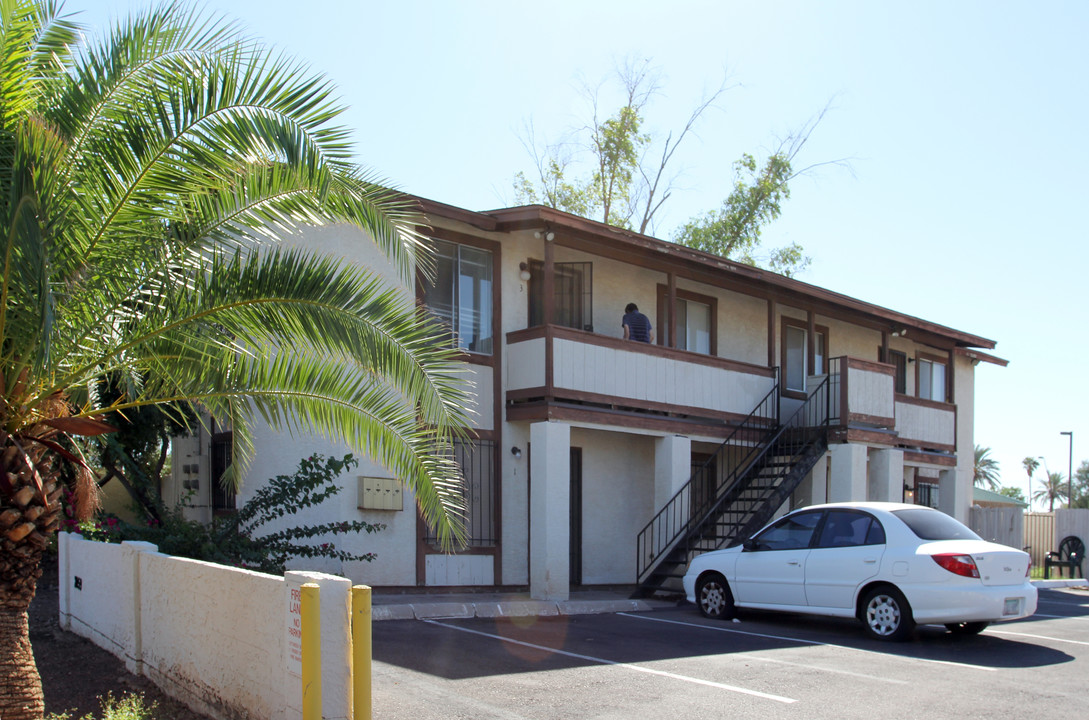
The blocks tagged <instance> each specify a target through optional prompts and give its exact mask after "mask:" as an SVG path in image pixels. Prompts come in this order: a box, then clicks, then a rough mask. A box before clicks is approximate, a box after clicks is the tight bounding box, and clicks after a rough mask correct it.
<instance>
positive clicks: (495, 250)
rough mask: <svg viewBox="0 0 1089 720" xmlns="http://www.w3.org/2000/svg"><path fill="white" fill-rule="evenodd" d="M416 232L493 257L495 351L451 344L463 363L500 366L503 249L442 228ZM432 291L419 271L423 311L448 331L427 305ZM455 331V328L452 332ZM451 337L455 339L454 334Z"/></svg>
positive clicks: (418, 295)
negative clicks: (428, 295)
mask: <svg viewBox="0 0 1089 720" xmlns="http://www.w3.org/2000/svg"><path fill="white" fill-rule="evenodd" d="M417 230H418V231H419V232H420V233H421V234H424V235H425V236H426V237H427V239H428V240H431V241H439V242H444V243H447V244H450V245H455V246H465V247H470V248H474V249H476V250H483V251H485V252H488V253H490V255H491V259H492V283H491V285H492V288H491V290H492V291H491V301H490V302H491V340H492V351H491V352H490V353H481V352H476V351H471V350H466V349H465V348H462V347H461V345H460V343H458V342H457V341H456V340H452V342H451V344H452V345H453V346H454V347H456V348H458V350H460V351H461V352H462V354H463V355H462V359H463V360H464V361H465V362H468V363H471V364H475V365H490V366H495V367H498V363H499V350H500V345H499V343H500V341H501V317H500V316H501V314H502V307H501V301H502V297H501V292H502V291H501V287H500V284H501V272H500V268H501V267H502V249H501V247H500V246H499V244H498V243H495V242H491V241H488V240H484V239H481V238H477V237H474V236H472V235H465V234H463V233H459V232H454V231H452V230H444V229H442V228H430V227H423V226H417ZM428 289H429V281H428V280H427V278H426V277H425V275H424V273H423V271H422V270H419V269H417V271H416V301H417V303H419V304H420V305H421V306H422V307H424V308H425V309H426V310H427V311H428V314H429V315H430V316H431V317H432V318H435V319H437V320H438V321H439V322H440V323H442V325H443V327H447V328H449V326H448V325H447V323H446V318H444V317H441V316H439V315H437V314H436V313H435V312H434V310H433V309H432V307H431V306H430V305H429V304H428V302H427V291H428ZM449 329H450V330H453V328H449ZM451 336H452V337H456V335H454V333H453V332H452V333H451Z"/></svg>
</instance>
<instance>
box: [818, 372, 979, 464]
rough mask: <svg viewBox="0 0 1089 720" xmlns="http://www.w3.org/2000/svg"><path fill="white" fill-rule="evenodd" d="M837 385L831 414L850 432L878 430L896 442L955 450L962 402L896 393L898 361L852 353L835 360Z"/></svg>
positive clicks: (910, 445)
mask: <svg viewBox="0 0 1089 720" xmlns="http://www.w3.org/2000/svg"><path fill="white" fill-rule="evenodd" d="M829 375H830V377H831V379H832V385H833V394H832V397H833V400H832V402H833V408H832V413H831V415H832V416H833V418H836V419H837V420H836V422H837V423H838V424H839V426H840V427H841V428H843V429H846V430H847V431H848V432H851V431H853V432H855V433H865V432H868V431H869V432H876V433H883V434H886V435H888V436H890V439H892V440H893V441H894V444H896V445H900V446H904V447H908V448H917V449H920V450H928V451H938V452H955V451H956V442H957V440H956V438H957V406H956V405H953V404H952V403H944V402H935V401H933V400H924V399H922V398H916V397H912V396H910V395H903V394H900V393H897V392H895V368H893V366H892V365H886V364H884V363H876V362H872V361H869V360H859V359H858V358H852V357H838V358H833V359H832V360H831V361H830V362H829Z"/></svg>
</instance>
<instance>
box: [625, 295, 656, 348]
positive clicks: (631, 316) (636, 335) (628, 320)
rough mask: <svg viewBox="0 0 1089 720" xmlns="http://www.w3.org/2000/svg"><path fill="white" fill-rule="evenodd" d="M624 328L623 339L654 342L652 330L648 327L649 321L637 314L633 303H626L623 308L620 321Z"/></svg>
mask: <svg viewBox="0 0 1089 720" xmlns="http://www.w3.org/2000/svg"><path fill="white" fill-rule="evenodd" d="M620 322H621V324H622V325H623V326H624V339H625V340H635V341H636V342H645V343H652V342H654V328H653V327H651V325H650V319H649V318H648V317H647V316H646V315H644V314H643V313H641V312H639V307H638V306H637V305H636V304H635V303H628V306H627V307H626V308H624V319H623V320H621V321H620Z"/></svg>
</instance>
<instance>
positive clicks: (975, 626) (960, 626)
mask: <svg viewBox="0 0 1089 720" xmlns="http://www.w3.org/2000/svg"><path fill="white" fill-rule="evenodd" d="M988 625H990V623H988V622H962V623H946V624H945V629H946V630H948V631H949V632H951V633H953V634H954V635H979V634H980V633H981V632H983V631H984V630H986V629H987V626H988Z"/></svg>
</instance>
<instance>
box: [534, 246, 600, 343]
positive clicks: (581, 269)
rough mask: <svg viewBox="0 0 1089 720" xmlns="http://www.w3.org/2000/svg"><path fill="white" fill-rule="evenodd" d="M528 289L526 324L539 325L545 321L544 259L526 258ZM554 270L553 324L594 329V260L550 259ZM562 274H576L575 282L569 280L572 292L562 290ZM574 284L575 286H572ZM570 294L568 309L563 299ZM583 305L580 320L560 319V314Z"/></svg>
mask: <svg viewBox="0 0 1089 720" xmlns="http://www.w3.org/2000/svg"><path fill="white" fill-rule="evenodd" d="M527 267H528V269H529V292H527V293H526V327H540V326H541V325H544V315H545V313H544V304H545V297H544V261H543V260H536V259H534V258H530V259H529V263H528V265H527ZM552 273H553V297H552V303H553V306H552V324H553V325H558V326H560V327H569V328H573V329H575V330H585V331H586V332H593V331H594V263H593V262H591V261H572V262H554V263H552ZM561 277H571V278H577V283H572V284H571V290H572V291H573V292H571V293H564V292H563V288H562V287H561V283H560V282H558V281H559V280H560V278H561ZM576 284H577V286H578V288H577V289H576V288H575V285H576ZM564 296H569V297H568V299H570V300H573V302H571V308H572V312H567V311H566V308H565V304H564V302H563V300H562V298H563V297H564ZM576 306H578V307H580V308H581V309H582V312H581V313H580V314H581V320H582V322H581V323H579V324H578V325H572V324H571V323H570V322H564V321H562V320H561V318H562V316H563V315H565V314H567V315H573V314H574V313H573V310H574V308H575V307H576Z"/></svg>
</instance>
